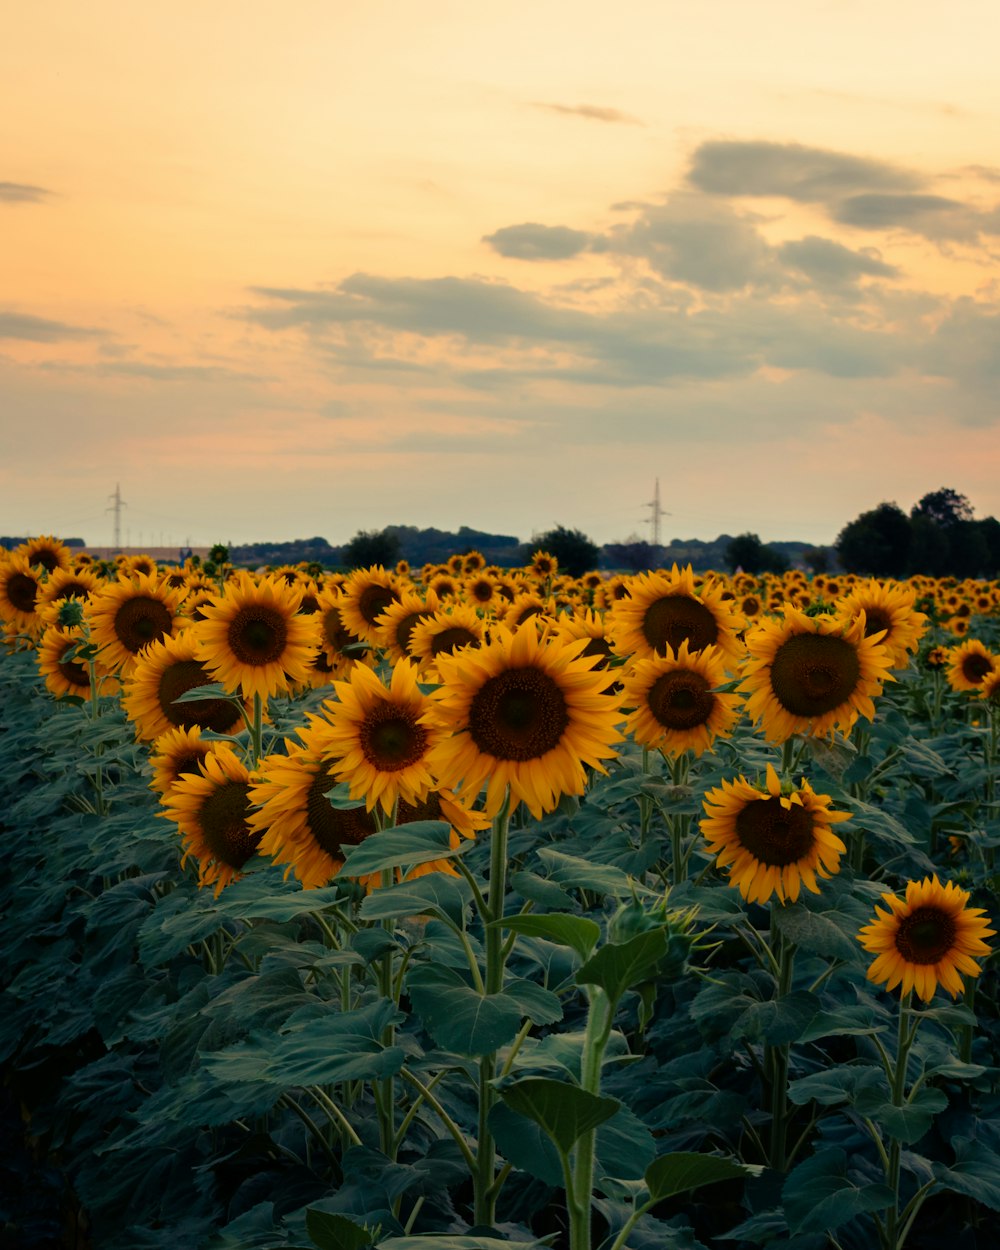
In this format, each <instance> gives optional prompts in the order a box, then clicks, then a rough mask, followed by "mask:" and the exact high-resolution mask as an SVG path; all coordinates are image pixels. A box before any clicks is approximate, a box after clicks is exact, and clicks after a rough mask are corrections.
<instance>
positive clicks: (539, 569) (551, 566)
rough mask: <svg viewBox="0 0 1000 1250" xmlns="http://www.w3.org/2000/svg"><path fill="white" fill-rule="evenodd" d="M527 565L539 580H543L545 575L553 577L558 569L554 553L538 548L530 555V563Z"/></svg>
mask: <svg viewBox="0 0 1000 1250" xmlns="http://www.w3.org/2000/svg"><path fill="white" fill-rule="evenodd" d="M528 567H529V568H530V569H531V572H532V573H533V574H534V575H535V577H536V578H537V579H538V580H539V581H544V580H545V579H546V578H547V577H555V575H556V573H557V572H558V571H559V561H558V560H557V559H556V557H555V556H554V555H550V554H549V552H547V551H542V550H541V548H539V549H538V551H536V552H535V554H534V555H533V556H532V557H531V564H530V565H529V566H528Z"/></svg>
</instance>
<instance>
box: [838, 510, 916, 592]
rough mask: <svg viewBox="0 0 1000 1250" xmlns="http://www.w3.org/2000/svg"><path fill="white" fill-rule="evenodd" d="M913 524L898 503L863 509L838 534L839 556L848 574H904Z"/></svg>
mask: <svg viewBox="0 0 1000 1250" xmlns="http://www.w3.org/2000/svg"><path fill="white" fill-rule="evenodd" d="M910 538H911V524H910V519H909V517H908V516H907V515H906V513H905V512H904V511H903V510H902V508H900V506H899V505H898V504H895V503H880V504H879V506H878V507H877V508H873V509H872V510H871V511H870V512H862V514H861V515H860V516H859V517H856V518H855V520H853V521H850V522H849V523H848V524H847V525H845V526H844V528H843V529H842V530H841V531H840V533H839V534H838V535H837V542H836V547H837V555H838V556H839V557H840V563H841V565H842V566H843V568H844V569H845V570H846V572H848V573H870V574H873V575H874V576H875V577H903V576H904V575H905V573H906V570H907V564H908V560H909V553H910Z"/></svg>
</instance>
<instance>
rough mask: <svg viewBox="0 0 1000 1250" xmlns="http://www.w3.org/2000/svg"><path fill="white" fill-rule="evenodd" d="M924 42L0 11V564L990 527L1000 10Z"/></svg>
mask: <svg viewBox="0 0 1000 1250" xmlns="http://www.w3.org/2000/svg"><path fill="white" fill-rule="evenodd" d="M924 12H925V16H926V18H927V20H923V19H921V18H920V10H919V7H918V9H917V10H915V9H914V6H913V4H912V2H911V0H905V2H903V0H878V3H875V4H872V3H871V0H864V2H863V3H862V2H860V0H859V2H855V0H813V2H811V3H810V4H807V5H803V4H802V3H801V0H757V3H754V4H748V3H746V0H708V2H707V3H705V4H703V5H691V4H690V3H689V2H687V0H685V2H684V3H679V2H675V0H619V2H618V3H616V4H614V5H609V4H607V3H606V0H602V2H600V3H598V2H596V0H504V2H503V3H502V4H499V3H496V2H495V0H482V2H477V3H474V4H470V3H469V2H468V0H421V3H420V4H415V3H412V4H411V3H406V2H404V0H366V3H365V4H363V5H358V4H347V3H346V2H345V0H322V2H321V0H288V3H286V4H284V5H281V6H279V5H275V4H273V3H270V0H266V2H265V0H213V2H212V3H211V4H205V3H204V2H203V0H172V2H171V3H170V4H169V5H167V4H161V3H149V4H138V5H137V4H135V3H134V0H93V2H92V3H90V4H87V5H81V4H79V3H78V0H46V2H44V3H41V4H34V5H14V6H8V8H7V11H6V12H5V15H4V19H3V28H4V37H3V39H2V40H0V534H9V535H26V534H40V533H45V534H48V533H56V534H61V535H64V536H69V535H74V536H75V535H79V536H81V537H83V538H85V539H86V540H87V541H88V542H89V543H91V544H94V545H101V544H107V543H110V541H111V537H112V515H111V513H110V512H108V511H106V509H107V508H108V506H109V496H110V495H111V494H112V493H113V492H114V490H115V488H116V485H118V484H120V487H121V497H122V498H123V500H124V501H125V502H126V504H127V507H126V508H125V509H124V510H123V512H122V538H123V540H126V539H127V540H128V541H129V543H130V544H131V545H132V546H136V545H146V546H154V545H160V544H161V543H162V544H165V545H171V546H172V545H175V544H179V543H181V542H192V543H194V544H204V543H213V542H216V541H224V542H225V541H229V542H237V543H238V542H246V541H257V540H264V539H276V540H287V539H293V538H299V537H311V536H314V535H321V536H323V537H325V538H327V539H328V540H329V541H330V542H332V543H335V544H336V543H342V542H344V541H346V540H347V539H348V538H350V537H351V536H352V535H353V534H354V533H355V532H357V531H358V530H359V529H373V528H380V527H382V526H383V525H387V524H409V525H417V526H421V527H423V526H436V527H438V528H441V529H457V528H458V526H460V525H468V526H471V527H473V528H477V529H485V530H490V531H493V532H498V533H504V534H514V535H517V536H518V537H519V538H521V539H524V540H527V539H529V538H530V537H531V536H532V535H534V534H538V533H541V532H544V531H545V530H547V529H550V528H552V527H554V526H556V525H565V526H567V527H569V528H578V529H581V530H583V531H584V532H585V533H587V534H588V535H589V536H590V537H592V538H593V539H595V540H596V541H597V542H608V541H616V540H621V539H624V538H626V537H628V536H630V535H639V536H643V537H650V536H651V527H650V517H651V513H652V509H651V508H650V506H649V504H650V502H651V501H652V499H653V491H654V483H655V481H656V479H657V478H658V479H659V483H660V495H661V499H662V506H663V509H664V510H665V512H666V513H667V515H666V516H664V518H663V522H662V535H663V539H664V540H668V539H670V538H672V537H700V538H706V539H708V538H714V537H715V536H716V535H718V534H720V533H723V532H725V533H741V532H745V531H751V532H754V533H757V534H758V535H759V536H760V537H761V538H763V539H764V540H765V541H771V540H776V539H796V538H797V539H802V540H804V541H808V542H813V543H829V542H832V541H833V540H834V539H835V538H836V535H837V533H838V532H839V530H840V529H841V528H842V526H843V525H844V524H845V523H846V522H847V521H849V520H851V519H853V518H854V517H855V516H857V515H858V514H859V513H860V512H861V511H864V510H866V509H868V508H872V507H875V506H876V505H877V504H878V503H879V502H881V501H882V500H886V499H888V500H895V501H896V502H898V503H899V504H900V505H901V506H902V507H903V508H905V509H909V508H910V507H911V506H912V504H913V503H914V502H916V500H917V499H919V498H920V496H921V495H923V494H925V493H926V492H928V491H931V490H935V489H937V488H939V487H941V486H948V487H951V488H953V489H956V490H958V491H960V492H962V493H963V494H965V495H967V496H968V497H969V499H970V501H971V502H972V504H973V506H974V507H975V509H976V513H977V515H979V516H986V515H1000V472H998V469H1000V400H998V393H1000V388H998V383H1000V269H998V266H997V262H998V259H1000V76H998V75H997V73H996V68H995V53H996V48H997V46H1000V6H997V5H996V3H995V0H953V2H952V3H951V4H949V5H948V6H947V7H946V8H943V9H934V10H932V9H930V8H927V9H925V10H924ZM932 19H933V20H932Z"/></svg>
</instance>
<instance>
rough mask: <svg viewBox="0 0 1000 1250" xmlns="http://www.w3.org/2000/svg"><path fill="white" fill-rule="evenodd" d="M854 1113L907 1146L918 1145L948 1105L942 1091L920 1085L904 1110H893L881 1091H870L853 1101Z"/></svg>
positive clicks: (899, 1108)
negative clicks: (878, 1126) (867, 1118)
mask: <svg viewBox="0 0 1000 1250" xmlns="http://www.w3.org/2000/svg"><path fill="white" fill-rule="evenodd" d="M853 1102H854V1107H855V1110H856V1111H858V1112H859V1113H860V1114H861V1115H866V1116H868V1117H869V1118H870V1119H872V1120H874V1121H875V1123H876V1124H879V1125H881V1127H882V1128H884V1129H885V1131H886V1132H887V1133H888V1134H889V1136H890V1137H895V1138H898V1139H899V1141H901V1142H903V1143H904V1144H905V1145H907V1146H911V1145H912V1144H913V1143H914V1142H916V1141H919V1140H920V1138H921V1137H923V1135H924V1134H925V1133H926V1132H927V1130H928V1129H929V1128H930V1127H931V1125H932V1124H933V1123H934V1117H935V1116H936V1115H937V1114H938V1113H939V1112H941V1111H943V1110H944V1109H945V1107H947V1105H948V1096H947V1095H946V1094H945V1093H944V1091H943V1090H940V1089H934V1088H932V1087H930V1086H927V1085H923V1086H921V1088H920V1089H918V1090H917V1092H916V1094H915V1095H914V1096H913V1099H912V1101H910V1102H908V1103H907V1104H906V1106H905V1107H894V1106H893V1105H892V1102H891V1100H890V1099H888V1098H886V1097H885V1092H884V1090H881V1089H878V1088H877V1087H874V1086H873V1087H871V1088H866V1089H862V1090H859V1091H858V1093H857V1094H856V1095H855V1097H854V1099H853Z"/></svg>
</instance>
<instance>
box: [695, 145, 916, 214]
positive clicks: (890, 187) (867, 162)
mask: <svg viewBox="0 0 1000 1250" xmlns="http://www.w3.org/2000/svg"><path fill="white" fill-rule="evenodd" d="M687 177H688V181H689V182H690V183H691V184H692V185H693V186H695V187H697V188H698V189H699V190H701V191H707V192H709V193H711V194H713V195H766V196H782V197H784V198H785V199H790V200H799V201H802V202H805V203H813V202H819V203H823V202H826V201H829V200H833V199H839V198H840V197H841V196H844V195H847V194H850V193H851V192H862V191H911V190H916V189H917V188H919V187H920V186H922V185H923V182H924V179H922V178H921V177H920V176H919V175H918V174H915V173H912V172H911V171H909V170H906V169H901V168H900V167H898V166H896V165H892V164H890V163H889V162H888V161H877V160H871V159H869V158H867V157H862V156H852V155H850V154H849V153H846V152H832V151H829V150H828V149H826V148H812V147H806V146H805V145H804V144H801V143H770V142H767V141H765V140H753V141H738V140H723V139H713V140H709V141H708V142H706V143H702V144H701V145H700V146H699V147H698V148H696V150H695V152H694V155H693V156H692V158H691V167H690V169H689V170H688V175H687Z"/></svg>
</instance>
